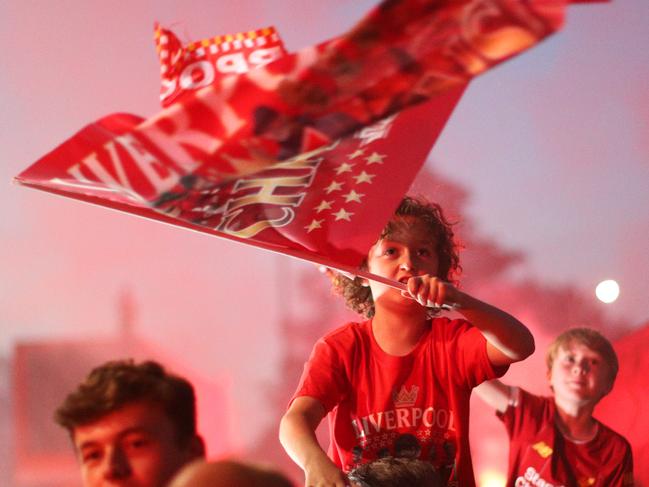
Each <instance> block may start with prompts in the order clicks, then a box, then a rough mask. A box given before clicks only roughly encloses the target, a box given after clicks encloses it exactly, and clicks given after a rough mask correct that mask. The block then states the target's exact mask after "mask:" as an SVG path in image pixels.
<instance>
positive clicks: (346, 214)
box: [333, 208, 353, 222]
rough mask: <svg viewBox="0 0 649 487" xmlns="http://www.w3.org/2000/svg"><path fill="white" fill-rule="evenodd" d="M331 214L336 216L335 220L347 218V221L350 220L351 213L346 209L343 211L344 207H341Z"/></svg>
mask: <svg viewBox="0 0 649 487" xmlns="http://www.w3.org/2000/svg"><path fill="white" fill-rule="evenodd" d="M333 215H334V216H335V217H336V221H339V220H347V221H348V222H349V221H351V217H352V215H353V213H349V212H348V211H345V209H344V208H341V209H340V210H338V211H337V212H336V213H333Z"/></svg>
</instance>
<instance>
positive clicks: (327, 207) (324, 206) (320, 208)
mask: <svg viewBox="0 0 649 487" xmlns="http://www.w3.org/2000/svg"><path fill="white" fill-rule="evenodd" d="M331 203H333V200H331V201H327V200H322V201H321V202H320V204H319V205H318V206H316V207H315V211H316V212H318V213H320V212H322V211H324V210H331Z"/></svg>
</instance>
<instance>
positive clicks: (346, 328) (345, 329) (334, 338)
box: [320, 320, 372, 343]
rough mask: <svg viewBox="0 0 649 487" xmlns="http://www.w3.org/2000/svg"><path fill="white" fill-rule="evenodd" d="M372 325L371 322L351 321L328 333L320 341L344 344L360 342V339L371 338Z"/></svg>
mask: <svg viewBox="0 0 649 487" xmlns="http://www.w3.org/2000/svg"><path fill="white" fill-rule="evenodd" d="M371 323H372V321H371V320H366V321H350V322H348V323H345V324H344V325H342V326H339V327H338V328H334V329H333V330H331V331H329V332H327V333H326V334H325V335H324V336H323V337H322V338H320V341H323V342H327V343H344V342H349V341H355V340H358V339H359V338H363V337H366V336H369V334H370V333H371V329H372V328H371V326H372V325H371Z"/></svg>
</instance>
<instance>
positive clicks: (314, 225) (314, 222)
mask: <svg viewBox="0 0 649 487" xmlns="http://www.w3.org/2000/svg"><path fill="white" fill-rule="evenodd" d="M323 221H324V220H316V219H313V220H311V223H309V224H308V225H307V226H306V227H304V228H306V232H307V233H311V232H312V231H313V230H315V229H316V228H322V222H323Z"/></svg>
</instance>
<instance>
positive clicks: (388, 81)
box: [16, 0, 567, 266]
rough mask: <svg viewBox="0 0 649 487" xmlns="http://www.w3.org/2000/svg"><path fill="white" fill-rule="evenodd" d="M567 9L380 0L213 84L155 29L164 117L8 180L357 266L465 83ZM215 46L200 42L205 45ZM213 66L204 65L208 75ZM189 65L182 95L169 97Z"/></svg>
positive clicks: (506, 1) (504, 1)
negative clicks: (345, 26) (331, 31)
mask: <svg viewBox="0 0 649 487" xmlns="http://www.w3.org/2000/svg"><path fill="white" fill-rule="evenodd" d="M566 3H567V1H566V0H529V1H522V0H397V1H394V0H392V1H384V2H383V3H381V4H379V6H378V7H377V8H376V9H374V10H373V11H372V12H370V14H369V15H367V16H366V18H365V19H363V20H362V21H361V22H360V23H359V24H358V25H357V26H356V27H355V28H353V29H352V30H351V31H350V32H348V33H347V34H345V35H343V36H341V37H338V38H335V39H332V40H330V41H327V42H324V43H322V44H320V45H317V46H312V47H308V48H306V49H303V50H301V51H299V52H298V53H295V54H287V55H282V56H281V57H278V58H277V59H276V60H274V61H271V60H270V58H269V56H266V58H263V56H259V58H258V59H260V60H262V61H269V62H268V63H267V64H264V63H263V62H262V61H260V62H259V63H258V64H259V67H256V68H255V69H251V70H250V71H247V72H245V73H242V74H230V75H226V76H223V77H216V76H214V77H213V79H211V78H210V76H208V75H206V74H205V73H206V71H205V69H208V68H205V66H206V65H202V66H203V67H204V70H203V71H201V72H200V73H198V74H195V72H194V71H192V70H191V69H190V70H189V71H184V70H185V69H186V67H187V66H189V64H187V63H188V62H189V63H190V64H191V62H195V61H196V60H195V59H194V58H192V57H191V56H187V57H186V59H185V55H186V54H187V53H188V52H189V51H188V50H187V49H185V48H183V47H182V46H180V43H179V41H178V40H177V39H175V38H172V37H171V34H170V32H169V31H165V30H164V29H162V28H161V27H157V29H156V39H157V42H158V54H159V56H160V59H161V61H164V62H163V67H162V71H163V90H164V88H165V81H164V75H165V74H169V77H167V78H166V79H167V85H166V88H167V89H168V90H170V91H169V93H170V95H169V96H168V97H164V96H163V103H164V104H166V105H167V108H166V109H164V110H163V111H161V112H160V113H158V114H157V115H154V116H152V117H150V118H148V119H142V118H140V117H137V116H134V115H129V114H114V115H109V116H107V117H104V118H103V119H101V120H99V121H97V122H95V123H92V124H90V125H89V126H87V127H85V128H84V129H82V130H81V131H80V132H78V133H77V134H76V135H74V136H73V137H72V138H70V139H69V140H68V141H66V142H64V143H63V144H62V145H61V146H59V147H57V148H56V149H55V150H54V151H52V152H51V153H49V154H47V155H46V156H45V157H43V158H42V159H40V160H39V161H37V162H36V163H35V164H33V165H32V166H31V167H29V168H28V169H27V170H25V171H24V172H22V173H21V174H20V175H18V176H17V177H16V180H17V181H18V182H19V183H21V184H24V185H27V186H30V187H34V188H37V189H41V190H45V191H50V192H54V193H58V194H63V195H66V196H70V197H73V198H77V199H82V200H85V201H88V202H91V203H96V204H101V205H104V206H109V207H113V208H117V209H120V210H124V211H128V212H131V213H135V214H138V215H141V216H146V217H149V218H155V219H158V220H162V221H166V222H168V223H173V224H177V225H179V226H185V227H190V228H194V229H197V230H200V231H205V232H207V233H211V234H215V235H219V236H224V237H226V238H231V239H234V240H238V241H243V242H246V243H249V244H252V245H257V246H262V247H265V248H269V249H272V250H277V251H280V252H283V253H287V254H291V255H298V256H300V257H303V258H307V259H309V260H313V261H316V262H320V263H325V264H331V263H333V264H335V263H340V264H344V265H354V266H355V265H358V264H359V263H360V260H362V257H363V256H364V254H365V252H366V250H367V248H368V247H369V245H371V243H372V242H373V241H374V239H375V238H376V236H377V234H378V232H379V231H380V229H381V227H382V226H383V224H384V223H385V221H386V220H387V219H388V218H389V216H390V214H391V213H392V211H393V210H394V208H395V207H396V206H397V204H398V202H399V200H400V199H401V197H402V196H403V194H404V193H405V192H406V191H407V188H408V187H409V186H410V183H411V182H412V180H413V179H414V177H415V175H416V173H417V171H418V169H419V168H420V167H421V165H422V164H423V162H424V160H425V158H426V155H427V153H428V151H429V150H430V148H431V146H432V144H433V143H434V141H435V140H436V139H437V137H438V136H439V133H440V131H441V130H442V128H443V126H444V124H445V122H446V120H447V119H448V117H449V116H450V113H451V112H452V109H453V107H454V106H455V104H456V103H457V101H458V99H459V97H460V95H461V93H462V91H463V89H464V87H465V86H466V83H467V82H468V81H469V80H470V79H471V78H472V77H474V76H476V75H478V74H480V73H482V72H484V71H485V70H487V69H489V68H490V67H492V66H494V65H496V64H498V63H500V62H502V61H504V60H505V59H508V58H509V57H511V56H513V55H515V54H517V53H519V52H521V51H523V50H524V49H526V48H528V47H531V46H532V45H534V44H536V43H538V42H539V41H540V40H542V39H543V38H545V37H546V36H547V35H549V34H551V33H552V32H554V31H555V30H557V29H558V28H559V27H560V26H561V24H562V22H563V12H564V7H565V4H566ZM253 32H257V31H253ZM255 36H257V33H255V34H249V36H248V38H255ZM165 37H166V40H165ZM245 38H246V36H245V35H244V36H243V38H240V40H244V39H245ZM210 42H211V43H210ZM215 44H219V43H217V42H216V41H214V42H212V41H207V42H205V43H203V42H201V43H200V45H201V46H202V47H203V48H206V49H207V51H206V52H209V49H210V46H211V45H215ZM161 46H166V47H165V48H163V47H161ZM277 46H281V44H279V43H278V44H277V45H276V47H277ZM221 47H222V46H221ZM165 49H166V50H167V51H168V52H167V53H166V54H161V53H162V52H163V51H164V50H165ZM183 49H185V50H183ZM196 49H198V48H196ZM281 49H283V47H281V48H280V51H281ZM204 51H205V49H204ZM206 52H202V53H199V54H201V55H206ZM274 52H275V54H273V56H275V55H277V56H279V54H277V52H276V51H274ZM215 54H216V53H215ZM262 58H263V59H262ZM215 59H216V58H213V59H212V58H210V60H206V59H202V60H203V61H205V62H207V63H208V64H210V63H212V64H214V67H216V66H217V62H218V61H216V60H215ZM229 59H230V61H229V63H230V64H227V63H225V64H222V67H223V66H229V67H230V68H232V70H235V68H234V67H233V66H235V64H236V63H239V64H237V65H236V66H238V67H237V68H236V69H238V70H243V69H244V68H245V69H247V68H248V67H251V65H252V64H253V63H247V64H246V66H244V65H243V64H242V63H241V62H240V61H241V59H245V56H243V58H242V57H241V56H239V57H236V59H238V60H239V61H236V63H235V61H234V59H235V58H229ZM165 63H166V64H165ZM183 63H185V64H183ZM164 66H166V68H165V67H164ZM183 66H185V67H183ZM210 69H211V68H210ZM183 72H185V78H184V79H185V82H184V83H185V84H184V86H185V87H189V88H192V89H185V90H183V91H177V90H176V89H177V88H179V87H181V88H182V86H181V84H182V83H181V81H180V80H181V78H182V75H183ZM226 74H227V73H226ZM206 76H207V78H206ZM206 79H209V81H210V82H209V83H206V82H205V80H206ZM191 82H193V83H194V84H193V85H192V83H191ZM174 83H175V87H174V89H173V90H172V89H171V87H172V85H173V84H174ZM201 83H203V84H205V85H206V86H204V87H200V86H198V85H201ZM193 88H200V89H198V90H197V91H194V89H193ZM174 90H176V91H174ZM163 94H164V93H163ZM408 107H410V108H408Z"/></svg>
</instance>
